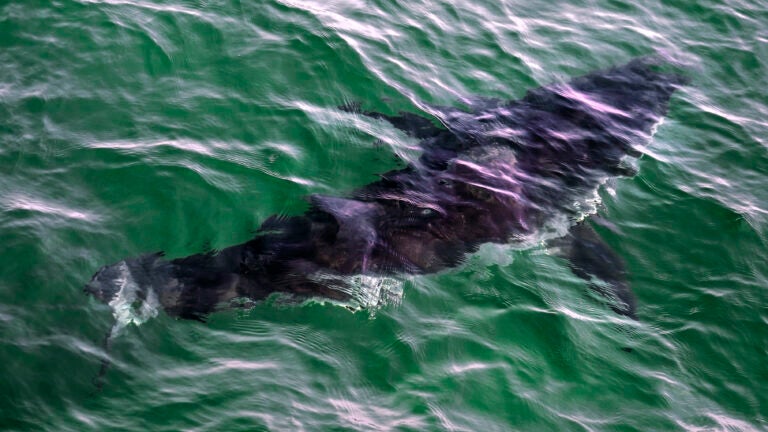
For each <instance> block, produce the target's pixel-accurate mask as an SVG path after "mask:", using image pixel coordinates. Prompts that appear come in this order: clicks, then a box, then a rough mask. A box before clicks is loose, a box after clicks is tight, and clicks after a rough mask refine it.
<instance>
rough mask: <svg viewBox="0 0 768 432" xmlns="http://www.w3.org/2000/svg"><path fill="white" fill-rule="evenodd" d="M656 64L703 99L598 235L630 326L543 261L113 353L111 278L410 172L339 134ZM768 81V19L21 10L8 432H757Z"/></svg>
mask: <svg viewBox="0 0 768 432" xmlns="http://www.w3.org/2000/svg"><path fill="white" fill-rule="evenodd" d="M654 51H660V52H664V53H666V54H667V55H671V56H675V57H677V58H680V59H684V60H685V62H687V64H688V65H689V68H688V74H689V76H690V77H691V79H692V80H691V84H690V86H688V87H686V88H685V89H683V90H682V91H681V92H678V93H676V94H675V96H674V98H673V101H672V103H671V109H670V112H669V115H668V117H667V119H666V121H665V122H664V124H663V125H661V127H660V128H659V130H658V133H657V134H656V136H655V141H654V143H653V145H652V146H651V147H650V148H649V149H648V152H647V154H645V155H644V156H643V157H642V159H641V160H640V163H639V167H640V174H639V175H638V176H637V177H634V178H631V179H622V180H618V181H615V182H613V183H611V184H609V185H607V186H608V187H607V188H606V189H604V190H603V191H602V192H601V195H602V198H603V208H602V209H601V211H600V213H601V214H602V215H603V217H604V218H605V219H606V220H607V221H609V222H610V224H612V225H610V226H609V227H598V230H599V231H600V232H601V234H603V235H604V236H605V238H606V239H607V241H608V242H609V243H610V244H611V245H612V246H613V247H614V248H615V249H616V250H617V251H618V253H619V254H620V255H621V256H622V257H624V259H625V260H626V262H627V266H628V269H629V271H630V278H631V279H630V282H631V283H632V285H633V287H634V290H635V292H636V293H637V295H638V300H639V308H638V309H639V316H640V321H639V322H637V323H631V322H627V320H623V319H621V318H619V317H617V316H616V315H615V314H613V313H612V312H611V311H610V310H609V309H607V308H606V307H605V306H604V305H602V304H601V302H599V301H596V300H595V299H594V298H591V296H590V295H589V293H588V290H587V289H586V285H585V284H584V282H583V281H581V280H579V279H577V278H575V277H574V276H573V275H571V273H570V272H569V271H568V269H567V266H566V264H565V263H564V262H563V261H561V260H560V259H558V258H556V257H553V256H551V255H548V254H547V253H545V250H544V249H543V248H541V247H534V248H532V249H529V250H523V251H520V250H511V249H508V248H504V247H485V248H483V249H482V250H481V251H480V252H479V253H477V254H475V255H473V256H472V257H471V258H470V259H469V260H468V262H467V263H466V264H465V265H463V266H462V267H460V268H458V269H454V270H451V271H448V272H443V273H441V274H438V275H431V276H423V277H414V278H411V279H409V280H407V281H406V284H405V289H404V294H403V298H402V301H400V302H399V303H398V302H390V304H388V305H386V306H383V307H381V308H379V309H376V310H367V311H359V312H355V313H353V312H350V311H348V310H347V309H345V308H342V307H338V306H333V305H328V304H325V305H323V304H308V305H304V306H300V307H293V306H291V307H289V306H286V305H283V304H281V303H280V302H268V303H266V304H259V305H256V306H255V307H254V308H252V309H249V310H245V311H239V312H234V311H229V312H220V313H217V314H214V315H212V316H211V318H210V320H209V322H208V323H206V324H202V323H197V322H188V321H176V320H173V319H171V318H169V317H168V316H165V315H163V314H160V315H159V316H158V317H156V318H154V319H152V320H149V321H148V322H146V323H144V324H143V325H141V326H134V325H131V326H128V327H126V328H125V329H124V330H123V332H122V334H120V336H119V337H118V338H116V340H115V341H114V344H113V346H112V349H111V352H110V353H108V354H107V353H106V352H105V351H104V350H103V347H102V338H103V336H104V332H105V331H106V329H107V328H109V326H110V324H111V319H112V318H111V315H110V313H109V310H108V308H107V307H106V306H103V305H98V304H96V303H95V302H94V301H93V300H92V299H88V298H86V297H85V296H84V295H83V293H82V291H81V290H82V287H83V284H84V283H85V282H87V281H88V279H89V278H90V276H91V274H92V273H93V272H94V271H95V270H96V269H97V268H98V267H99V266H101V265H103V264H107V263H110V262H115V261H117V260H119V259H121V258H124V257H128V256H135V255H137V254H139V253H144V252H151V251H158V250H164V251H166V252H167V254H168V255H169V256H172V257H178V256H184V255H189V254H193V253H198V252H200V251H202V250H205V249H206V248H214V249H218V248H223V247H226V246H229V245H232V244H235V243H240V242H243V241H245V240H247V239H248V238H250V237H251V236H252V235H253V230H254V229H255V228H257V227H258V226H259V224H260V223H261V221H263V220H264V219H265V218H266V217H268V216H269V215H271V214H275V213H284V214H295V213H298V212H301V211H303V209H304V208H305V206H306V202H305V201H303V200H302V197H303V196H306V195H307V194H310V193H326V194H331V195H338V194H341V193H343V192H344V191H349V190H351V189H353V188H355V187H358V186H360V185H363V184H365V183H368V182H370V181H372V180H373V179H375V178H376V174H377V173H381V172H384V171H386V170H389V169H393V168H396V167H398V166H402V162H401V161H398V158H396V157H394V156H393V155H399V156H400V157H401V158H404V159H406V160H407V159H408V158H412V157H413V155H414V154H415V151H416V150H415V146H414V144H415V142H414V141H413V140H411V139H409V138H407V137H406V136H405V135H404V134H402V133H400V132H398V131H396V130H394V129H393V128H392V127H390V126H388V125H387V124H384V123H382V122H379V121H376V120H372V119H365V118H361V117H359V116H355V115H352V114H348V113H342V112H340V111H339V110H337V109H336V108H335V107H336V106H337V105H339V104H342V103H345V102H350V101H360V102H362V103H363V104H364V105H365V106H366V107H367V108H370V109H375V110H379V111H385V112H396V111H399V110H409V111H417V110H418V108H417V107H416V105H415V104H417V103H421V102H427V103H434V104H443V105H450V104H457V101H458V100H461V99H462V98H466V97H469V96H471V95H484V96H495V97H502V98H514V97H520V96H522V95H523V94H524V92H525V90H527V89H530V88H534V87H536V86H539V85H543V84H547V83H551V82H555V81H560V80H566V79H568V78H569V77H571V76H575V75H580V74H583V73H586V72H589V71H592V70H595V69H599V68H604V67H607V66H610V65H613V64H619V63H623V62H625V61H627V60H629V59H631V58H633V57H636V56H638V55H642V54H647V53H652V52H654ZM766 62H768V5H767V4H766V3H765V2H764V1H729V2H725V3H724V2H716V1H711V0H703V1H697V2H693V1H688V2H681V1H677V0H673V1H665V2H659V1H650V2H640V3H638V2H629V1H623V0H595V1H581V0H577V1H571V2H569V3H567V4H564V3H561V4H553V3H551V2H547V1H541V0H539V1H533V2H531V1H517V0H511V1H510V0H507V1H503V2H494V1H485V0H482V1H459V0H454V1H452V2H434V1H409V2H387V1H379V0H372V1H355V0H349V1H331V2H327V1H313V0H309V1H298V0H279V1H249V0H242V1H238V0H231V1H216V0H210V1H179V0H172V1H157V2H152V1H149V0H147V1H139V0H104V1H98V0H78V1H71V0H55V1H35V0H29V1H23V2H21V1H19V2H4V3H3V4H2V6H0V245H2V246H1V247H0V263H2V264H0V363H1V364H2V368H1V369H0V428H1V429H7V430H51V431H65V430H73V431H75V430H76V431H81V430H181V429H187V430H212V431H213V430H216V431H220V430H227V431H235V430H466V431H476V430H487V431H496V430H499V431H501V430H606V431H608V430H610V431H613V430H616V431H618V430H622V431H630V430H636V431H646V430H738V431H749V430H765V429H766V428H768V424H767V423H768V421H767V420H766V416H767V415H768V414H767V413H768V355H767V352H766V347H767V346H768V310H766V300H767V299H766V297H767V296H766V289H767V288H768V264H766V262H768V248H767V247H766V235H768V188H766V173H768V152H767V149H768V140H767V138H766V137H768V120H767V119H768V105H766V104H767V103H768V90H767V89H768V68H766ZM626 346H630V347H632V348H633V352H631V353H627V352H625V351H623V350H621V347H626ZM107 355H108V356H109V357H110V358H111V360H112V362H113V367H112V369H111V370H110V371H109V374H108V376H107V381H106V384H105V386H104V389H103V391H102V392H101V393H99V394H95V395H94V394H93V391H94V386H93V384H92V382H91V380H92V378H93V377H94V375H95V374H96V371H97V370H98V368H99V364H100V361H101V359H103V358H105V357H106V356H107Z"/></svg>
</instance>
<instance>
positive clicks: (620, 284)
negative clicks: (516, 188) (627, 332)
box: [549, 220, 637, 320]
mask: <svg viewBox="0 0 768 432" xmlns="http://www.w3.org/2000/svg"><path fill="white" fill-rule="evenodd" d="M549 246H551V247H552V248H553V250H554V251H555V252H556V254H557V255H558V256H560V257H562V258H565V259H567V260H568V264H569V266H570V268H571V271H573V273H574V274H575V275H576V276H578V277H580V278H582V279H584V280H586V281H587V282H588V283H589V287H590V288H591V289H592V290H594V291H595V292H597V293H598V294H600V295H601V296H602V297H605V298H606V299H607V300H608V302H609V304H610V306H611V309H613V311H614V312H616V313H617V314H619V315H623V316H626V317H628V318H631V319H633V320H637V300H636V298H635V294H634V293H633V292H632V289H631V288H630V286H629V282H628V281H627V270H626V267H625V266H624V261H623V260H622V259H621V257H619V255H618V254H617V253H616V252H615V251H614V250H613V249H612V248H611V247H610V246H608V244H607V243H605V241H604V240H603V239H602V238H601V237H600V235H599V234H597V232H595V230H594V229H593V228H592V227H591V226H590V225H589V223H588V222H587V221H586V220H584V221H581V222H579V223H578V224H576V225H574V226H573V227H571V230H570V231H569V233H568V235H566V236H565V237H562V238H558V239H555V240H552V241H550V243H549Z"/></svg>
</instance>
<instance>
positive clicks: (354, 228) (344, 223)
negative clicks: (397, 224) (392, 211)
mask: <svg viewBox="0 0 768 432" xmlns="http://www.w3.org/2000/svg"><path fill="white" fill-rule="evenodd" d="M309 200H310V203H311V204H312V205H313V206H314V207H316V208H317V209H318V210H321V211H323V212H325V213H328V214H330V215H331V216H333V218H334V219H336V222H337V223H338V224H339V233H338V235H337V237H338V238H339V239H341V240H344V241H350V242H353V243H358V242H362V243H365V244H373V242H375V240H376V229H375V227H374V216H375V213H376V209H377V208H378V207H379V206H378V205H377V204H375V203H371V202H365V201H358V200H354V199H349V198H339V197H332V196H327V195H312V196H310V197H309Z"/></svg>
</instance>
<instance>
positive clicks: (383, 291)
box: [312, 273, 405, 311]
mask: <svg viewBox="0 0 768 432" xmlns="http://www.w3.org/2000/svg"><path fill="white" fill-rule="evenodd" d="M312 279H313V280H315V281H317V282H320V283H324V284H328V285H330V286H333V287H334V288H335V289H337V290H339V291H341V292H343V293H345V294H348V295H349V296H350V300H348V301H346V302H338V303H339V304H341V305H342V306H345V307H347V308H349V309H352V310H361V309H370V310H372V311H375V309H378V308H380V307H382V306H386V305H390V304H399V303H400V302H401V301H402V299H403V286H404V285H405V282H404V281H403V280H402V279H400V278H395V277H389V276H370V275H362V274H358V275H350V276H338V275H330V274H322V273H316V274H314V275H312ZM313 300H315V301H317V300H321V301H324V302H325V301H329V300H328V299H325V298H323V299H313Z"/></svg>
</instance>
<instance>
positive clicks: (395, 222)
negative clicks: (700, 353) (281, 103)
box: [85, 57, 686, 321]
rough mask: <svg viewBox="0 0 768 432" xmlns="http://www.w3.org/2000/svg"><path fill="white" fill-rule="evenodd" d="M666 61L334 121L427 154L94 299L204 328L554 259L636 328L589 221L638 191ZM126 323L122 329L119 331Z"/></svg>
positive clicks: (618, 270) (160, 264)
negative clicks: (251, 307)
mask: <svg viewBox="0 0 768 432" xmlns="http://www.w3.org/2000/svg"><path fill="white" fill-rule="evenodd" d="M664 63H665V62H664V61H662V60H660V59H659V58H657V57H643V58H639V59H635V60H633V61H631V62H629V63H627V64H624V65H622V66H617V67H613V68H610V69H605V70H601V71H597V72H593V73H590V74H587V75H584V76H581V77H578V78H575V79H572V80H571V81H570V82H567V83H556V84H552V85H548V86H544V87H541V88H537V89H535V90H531V91H529V92H528V93H527V94H526V95H525V96H524V97H523V98H522V99H519V100H498V99H488V98H476V99H473V100H472V101H471V102H469V103H468V105H467V106H466V109H457V108H450V107H437V106H429V107H427V110H428V111H430V114H431V115H432V116H433V117H434V118H428V117H425V116H421V115H417V114H413V113H407V112H400V113H399V114H397V115H387V114H382V113H378V112H373V111H365V110H363V109H362V108H361V106H360V105H358V104H347V105H344V106H341V107H339V108H340V109H342V110H344V111H349V112H353V113H357V114H358V115H362V116H368V117H372V118H375V119H381V120H384V121H387V122H389V123H391V124H392V125H393V126H394V127H396V128H398V129H401V130H403V131H404V132H405V133H406V134H408V135H410V136H412V137H414V138H415V139H418V140H419V144H420V146H421V149H422V150H423V152H422V154H421V156H420V157H419V158H418V160H416V161H414V162H412V163H410V164H409V165H408V166H406V167H405V168H403V169H399V170H394V171H390V172H387V173H385V174H383V175H381V177H380V179H379V180H377V181H375V182H373V183H370V184H368V185H366V186H363V187H361V188H359V189H357V190H355V191H353V192H351V193H349V194H347V195H346V196H344V197H333V196H324V195H312V196H310V197H309V199H308V200H309V203H310V206H309V209H308V210H307V211H306V212H305V213H303V214H301V215H294V216H272V217H270V218H268V219H267V220H266V221H264V222H263V224H262V225H261V227H260V228H259V230H258V231H257V232H256V235H255V237H254V238H253V239H251V240H249V241H247V242H245V243H243V244H239V245H235V246H231V247H228V248H225V249H223V250H221V251H218V252H217V253H203V254H197V255H191V256H188V257H184V258H177V259H172V260H168V259H165V258H163V256H162V254H146V255H142V256H139V257H135V258H128V259H124V260H122V261H119V262H117V263H115V264H112V265H108V266H105V267H102V268H101V269H100V270H98V271H97V272H96V274H95V275H94V276H93V278H92V279H91V281H90V282H89V283H88V284H87V285H86V287H85V292H86V293H89V294H91V295H93V296H94V297H96V298H97V299H99V300H100V301H102V302H104V303H107V304H109V305H110V306H112V309H113V314H114V315H115V318H116V319H117V320H118V321H120V320H121V319H125V316H127V315H126V314H128V315H130V314H135V315H137V316H140V315H141V314H144V315H148V314H150V313H156V311H157V310H158V309H160V308H162V309H163V310H165V312H166V313H167V314H168V315H171V316H174V317H178V318H184V319H194V320H204V319H205V317H206V316H207V315H208V314H210V313H211V312H213V311H215V310H217V309H219V308H222V307H227V306H228V305H232V304H234V303H236V301H238V300H242V299H248V301H259V300H263V299H266V298H267V297H269V296H270V295H272V294H274V293H284V294H288V295H290V296H291V297H293V298H296V299H311V298H321V299H328V300H333V301H338V302H341V303H344V302H354V301H355V300H356V295H357V294H356V291H355V288H354V286H353V285H354V283H353V282H352V281H353V280H354V279H355V277H358V279H359V277H372V278H379V277H395V278H396V277H397V276H398V275H404V274H428V273H434V272H438V271H440V270H443V269H446V268H450V267H455V266H457V265H459V264H461V263H462V262H463V260H465V258H466V257H467V255H468V254H472V253H473V252H475V251H477V250H478V248H479V247H480V246H481V245H482V244H484V243H499V244H510V245H513V246H514V245H517V246H518V247H525V246H526V245H528V246H529V245H532V244H537V243H539V244H540V243H542V242H545V244H547V245H549V246H556V248H554V249H557V250H558V253H559V254H560V255H561V256H562V257H564V258H566V259H567V260H568V263H569V266H570V268H571V269H572V270H573V272H574V273H575V274H576V275H577V276H579V277H580V278H583V279H585V280H586V281H587V284H588V285H589V286H590V287H591V288H592V289H593V290H595V291H596V292H598V293H599V294H600V295H601V296H602V297H603V298H605V299H606V302H607V304H608V305H609V306H610V307H611V308H612V309H613V311H615V312H616V313H618V314H620V315H624V316H626V317H629V318H632V319H636V316H637V315H636V301H635V297H634V295H633V293H632V291H631V289H630V287H629V284H628V282H627V273H626V270H625V267H624V264H623V261H622V259H621V258H620V257H619V256H618V255H617V254H616V253H615V252H614V251H613V250H612V249H611V248H610V247H609V246H608V245H607V244H606V243H605V242H604V241H603V240H602V239H601V238H600V237H599V236H598V234H597V233H596V232H595V231H594V230H593V229H592V228H591V227H590V225H589V224H588V223H587V222H586V221H585V219H584V218H585V217H587V216H589V215H590V214H591V213H594V212H595V208H594V204H592V205H590V203H594V200H595V197H596V194H597V190H598V188H599V187H600V185H602V184H603V183H604V182H605V181H606V180H607V179H609V178H610V177H618V176H632V175H634V174H635V170H634V169H633V168H632V166H631V163H629V162H631V160H632V158H635V157H639V156H640V155H641V152H642V148H643V147H644V146H645V145H647V144H648V143H649V142H650V140H651V136H652V134H653V132H654V131H655V128H656V127H657V125H658V124H659V123H660V122H661V120H662V118H663V116H664V115H665V114H666V111H667V107H668V104H669V100H670V97H671V95H672V94H673V92H674V91H675V90H676V89H678V88H679V87H680V86H681V85H683V84H685V82H686V79H685V78H684V77H683V76H681V75H679V74H677V73H672V72H664V71H662V70H661V69H663V66H665V64H664ZM121 317H122V318H121Z"/></svg>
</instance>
